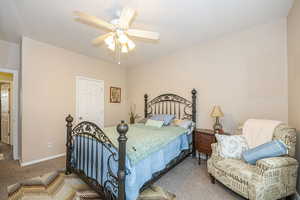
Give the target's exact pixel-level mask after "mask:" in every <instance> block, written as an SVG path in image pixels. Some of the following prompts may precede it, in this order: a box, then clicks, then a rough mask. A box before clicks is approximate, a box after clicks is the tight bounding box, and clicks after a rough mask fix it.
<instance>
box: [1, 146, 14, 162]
mask: <svg viewBox="0 0 300 200" xmlns="http://www.w3.org/2000/svg"><path fill="white" fill-rule="evenodd" d="M12 159H13V154H12V146H11V145H8V144H4V143H1V142H0V160H2V161H3V160H12Z"/></svg>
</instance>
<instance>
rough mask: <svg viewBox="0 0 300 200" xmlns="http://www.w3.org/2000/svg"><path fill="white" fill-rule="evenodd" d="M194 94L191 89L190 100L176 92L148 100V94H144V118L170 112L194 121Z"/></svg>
mask: <svg viewBox="0 0 300 200" xmlns="http://www.w3.org/2000/svg"><path fill="white" fill-rule="evenodd" d="M196 94H197V91H196V90H195V89H193V90H192V101H189V100H187V99H185V98H183V97H181V96H178V95H176V94H162V95H159V96H157V97H155V98H154V99H152V100H151V101H149V102H148V95H147V94H145V95H144V100H145V110H144V112H145V118H147V117H150V116H151V115H155V114H172V115H175V116H176V118H177V119H189V120H193V121H194V122H195V123H196Z"/></svg>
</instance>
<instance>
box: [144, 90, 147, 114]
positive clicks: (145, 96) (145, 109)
mask: <svg viewBox="0 0 300 200" xmlns="http://www.w3.org/2000/svg"><path fill="white" fill-rule="evenodd" d="M144 100H145V105H144V106H145V107H144V112H145V118H147V117H148V106H147V104H148V94H145V95H144Z"/></svg>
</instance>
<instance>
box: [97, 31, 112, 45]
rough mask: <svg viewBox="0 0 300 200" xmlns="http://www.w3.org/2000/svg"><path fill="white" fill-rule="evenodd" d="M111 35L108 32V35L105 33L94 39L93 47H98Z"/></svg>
mask: <svg viewBox="0 0 300 200" xmlns="http://www.w3.org/2000/svg"><path fill="white" fill-rule="evenodd" d="M112 34H113V33H112V32H110V33H106V34H104V35H100V36H99V37H96V38H95V39H94V40H93V41H92V43H93V45H99V44H101V43H102V42H103V41H104V40H105V39H106V38H107V37H109V36H111V35H112Z"/></svg>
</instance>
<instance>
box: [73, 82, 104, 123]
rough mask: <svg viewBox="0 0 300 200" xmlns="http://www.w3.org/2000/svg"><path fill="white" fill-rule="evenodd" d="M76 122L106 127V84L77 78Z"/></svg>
mask: <svg viewBox="0 0 300 200" xmlns="http://www.w3.org/2000/svg"><path fill="white" fill-rule="evenodd" d="M76 107H77V108H76V120H77V122H81V121H90V122H94V123H95V124H97V125H98V126H99V127H100V128H103V127H104V82H103V81H101V80H94V79H90V78H86V77H76Z"/></svg>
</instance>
